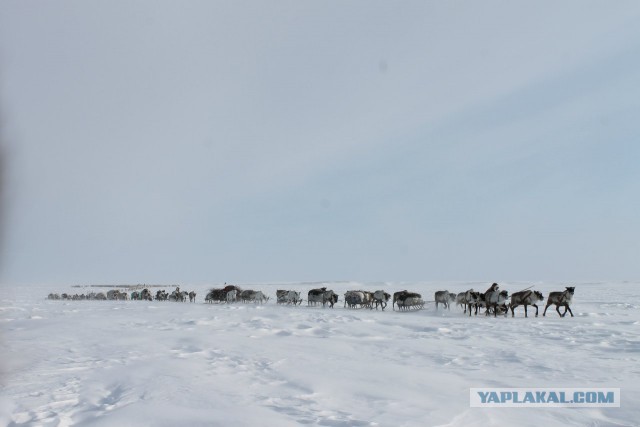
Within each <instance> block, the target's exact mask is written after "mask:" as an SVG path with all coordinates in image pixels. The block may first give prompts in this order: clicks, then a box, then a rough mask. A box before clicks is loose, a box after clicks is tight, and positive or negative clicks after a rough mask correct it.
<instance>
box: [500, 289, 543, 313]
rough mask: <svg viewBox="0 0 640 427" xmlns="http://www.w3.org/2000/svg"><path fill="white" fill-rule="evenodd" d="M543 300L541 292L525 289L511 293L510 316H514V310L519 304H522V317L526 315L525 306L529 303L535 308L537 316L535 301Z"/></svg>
mask: <svg viewBox="0 0 640 427" xmlns="http://www.w3.org/2000/svg"><path fill="white" fill-rule="evenodd" d="M538 301H544V296H542V293H541V292H538V291H532V290H526V291H520V292H515V293H513V294H512V295H511V303H510V304H509V308H510V309H511V317H514V316H515V314H514V310H515V308H516V307H517V306H519V305H524V317H528V316H527V306H528V305H531V306H533V307H535V308H536V317H538V305H537V304H536V302H538Z"/></svg>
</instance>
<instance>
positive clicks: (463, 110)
mask: <svg viewBox="0 0 640 427" xmlns="http://www.w3.org/2000/svg"><path fill="white" fill-rule="evenodd" d="M639 18H640V3H638V2H635V1H617V2H605V1H600V2H584V1H563V2H551V1H543V2H535V3H533V2H532V3H531V4H524V3H522V2H508V1H489V2H482V3H479V2H463V1H460V2H450V1H449V2H423V1H420V2H410V1H406V2H404V1H403V2H370V1H354V2H345V3H325V2H298V1H291V2H282V1H276V2H251V1H247V2H242V1H240V2H208V1H202V2H192V1H189V2H169V1H167V2H155V1H154V2H147V1H139V2H129V1H110V2H80V1H62V2H55V3H54V2H22V1H6V0H0V60H1V62H0V66H1V68H0V82H1V86H0V88H1V92H0V96H1V102H2V113H3V117H2V119H3V122H2V123H3V129H2V132H3V136H4V139H5V146H6V151H7V153H8V156H9V171H8V177H9V185H8V188H7V190H8V197H7V201H8V209H7V210H6V212H5V216H6V221H5V227H6V230H5V242H4V243H5V251H4V258H3V279H2V280H3V282H5V283H15V284H18V283H42V282H46V283H70V284H76V283H115V282H126V283H137V282H147V283H149V282H156V283H174V282H183V283H184V282H187V283H209V282H219V281H229V282H250V281H254V282H255V281H261V282H264V281H295V280H391V281H395V280H398V281H400V280H466V279H469V280H488V281H493V280H606V279H617V280H620V279H622V280H624V279H630V280H633V279H638V278H639V276H640V274H639V273H640V266H639V263H638V259H639V256H638V255H639V254H640V216H639V215H638V212H640V202H639V201H638V195H640V172H639V168H638V164H639V163H640V162H639V161H640V148H639V147H640V146H639V144H638V140H637V139H638V138H637V137H638V135H640V123H639V121H638V117H640V89H639V88H640V72H638V70H640V27H638V25H637V22H638V19H639Z"/></svg>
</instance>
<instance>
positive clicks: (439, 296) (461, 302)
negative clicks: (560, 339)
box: [435, 283, 575, 317]
mask: <svg viewBox="0 0 640 427" xmlns="http://www.w3.org/2000/svg"><path fill="white" fill-rule="evenodd" d="M574 291H575V287H572V286H567V287H566V288H565V290H564V291H561V292H551V293H549V297H548V298H547V303H546V305H545V307H544V312H543V313H542V315H543V316H546V314H547V309H548V308H549V306H551V305H555V306H556V311H557V312H558V314H559V315H560V317H564V316H565V315H566V314H567V311H568V312H569V314H571V317H573V312H572V311H571V308H570V307H569V305H570V304H571V301H572V300H573V294H574ZM542 301H544V296H543V295H542V293H541V292H538V291H534V290H531V289H525V290H523V291H519V292H514V293H513V294H511V299H510V300H509V293H508V292H507V291H501V290H500V288H499V286H498V284H497V283H494V284H492V285H491V287H490V288H489V289H487V291H486V292H485V293H480V292H475V291H474V290H473V289H469V290H468V291H466V292H460V293H459V294H454V293H452V292H448V291H438V292H436V293H435V303H436V310H437V309H438V304H442V305H443V306H444V307H445V308H447V309H450V307H451V303H453V302H455V303H456V306H463V307H464V312H465V314H466V313H467V311H468V312H469V316H471V311H474V313H475V314H476V315H477V314H478V310H480V309H484V310H485V315H490V314H492V313H493V315H494V317H495V316H497V315H498V314H504V315H505V316H506V315H508V313H509V310H511V317H514V316H515V309H516V308H517V307H519V306H523V307H524V317H528V312H527V307H528V306H532V307H535V308H536V317H537V316H538V303H540V302H542ZM560 307H564V313H560Z"/></svg>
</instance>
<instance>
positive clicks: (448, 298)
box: [434, 291, 456, 310]
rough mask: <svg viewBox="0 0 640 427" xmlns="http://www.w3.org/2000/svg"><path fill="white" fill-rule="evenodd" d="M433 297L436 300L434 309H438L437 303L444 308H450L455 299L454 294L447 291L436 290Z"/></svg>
mask: <svg viewBox="0 0 640 427" xmlns="http://www.w3.org/2000/svg"><path fill="white" fill-rule="evenodd" d="M434 299H435V300H436V310H438V304H442V305H444V308H447V309H449V310H451V303H452V302H455V301H456V294H454V293H451V292H449V291H436V293H435V295H434Z"/></svg>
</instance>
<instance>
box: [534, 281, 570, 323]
mask: <svg viewBox="0 0 640 427" xmlns="http://www.w3.org/2000/svg"><path fill="white" fill-rule="evenodd" d="M575 290H576V288H575V287H573V286H567V287H566V288H565V290H564V291H563V292H550V293H549V298H547V305H546V306H545V308H544V312H543V313H542V316H545V315H546V314H547V308H549V306H550V305H551V304H555V305H556V311H557V312H558V314H559V315H560V317H564V316H565V315H566V314H567V310H568V311H569V314H571V317H573V312H572V311H571V308H570V307H569V304H571V301H572V300H573V293H574V291H575ZM560 306H563V307H564V313H562V314H560Z"/></svg>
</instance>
